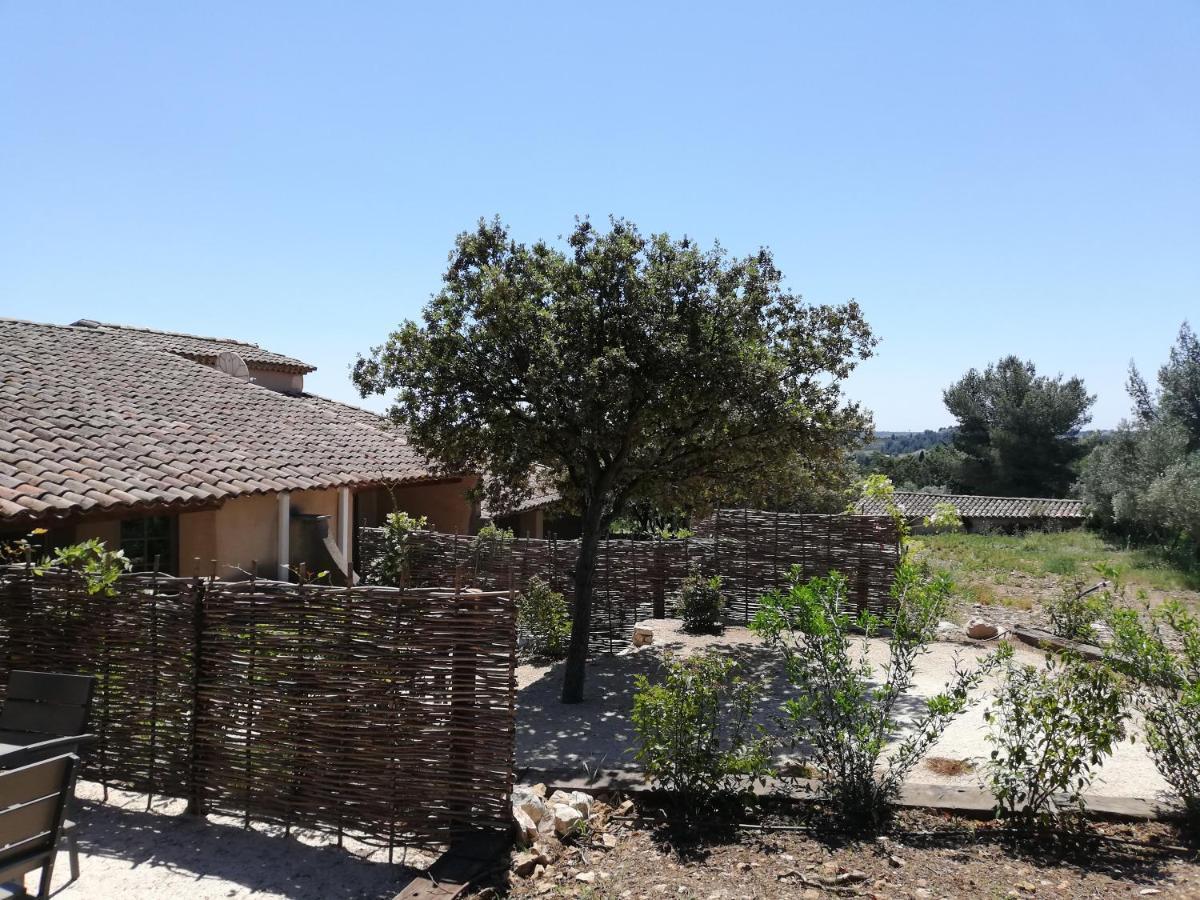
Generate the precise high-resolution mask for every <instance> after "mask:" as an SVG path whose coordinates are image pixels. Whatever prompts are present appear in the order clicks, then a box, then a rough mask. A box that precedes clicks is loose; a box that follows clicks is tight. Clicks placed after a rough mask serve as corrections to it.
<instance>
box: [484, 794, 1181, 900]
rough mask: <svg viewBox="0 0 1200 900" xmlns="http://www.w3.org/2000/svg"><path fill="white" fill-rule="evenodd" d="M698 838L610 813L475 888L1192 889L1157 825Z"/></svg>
mask: <svg viewBox="0 0 1200 900" xmlns="http://www.w3.org/2000/svg"><path fill="white" fill-rule="evenodd" d="M651 812H652V811H651V810H643V813H645V814H646V815H647V816H650V814H651ZM705 834H706V836H707V838H708V840H707V842H705V843H700V844H696V843H690V842H682V843H681V842H678V841H674V840H672V839H671V838H670V837H669V836H668V835H667V834H666V833H665V832H664V831H663V830H662V829H661V828H659V827H656V825H655V824H654V822H653V821H652V819H651V818H645V819H639V818H636V817H628V818H625V819H615V820H610V821H609V822H608V824H607V827H606V829H605V831H604V833H603V835H597V836H592V837H591V838H589V839H586V840H582V841H579V842H578V843H576V844H575V845H574V846H569V847H565V848H563V849H562V850H561V852H560V853H559V854H558V855H557V856H556V858H555V859H553V860H552V861H551V864H550V865H549V866H547V867H545V869H544V871H541V872H538V873H537V874H536V875H531V876H529V877H521V876H518V875H516V874H515V873H514V874H510V875H507V876H506V877H505V878H503V879H499V880H496V881H495V882H493V883H492V884H491V885H490V886H484V887H483V888H482V889H481V890H480V892H479V893H477V894H476V896H489V895H490V894H489V893H488V892H492V891H496V892H503V891H508V892H509V893H508V896H510V897H512V898H516V900H523V898H533V897H587V898H593V900H600V898H620V900H642V898H664V897H671V898H706V900H732V898H742V897H747V898H764V897H805V898H817V897H838V896H860V897H914V898H934V897H972V898H973V897H980V898H982V897H1007V896H1013V897H1113V896H1120V897H1129V896H1135V897H1136V896H1150V895H1154V894H1162V895H1164V896H1173V897H1175V896H1200V864H1198V863H1197V862H1196V857H1195V854H1194V853H1189V852H1186V851H1184V852H1181V850H1180V849H1178V848H1179V846H1180V845H1181V843H1182V842H1183V841H1184V840H1185V837H1184V836H1183V835H1181V834H1180V833H1178V831H1177V830H1176V829H1175V828H1173V827H1172V826H1170V825H1167V824H1164V823H1149V824H1147V823H1142V824H1128V823H1126V824H1111V823H1106V824H1098V825H1095V826H1094V828H1093V840H1092V841H1091V842H1090V843H1089V844H1087V845H1086V846H1085V847H1083V848H1082V849H1080V850H1075V851H1070V850H1064V849H1056V848H1053V847H1047V846H1046V845H1045V844H1044V843H1043V844H1040V845H1034V846H1032V847H1031V846H1029V845H1018V844H1014V843H1013V842H1012V840H1011V839H1010V838H1007V837H1005V836H1003V835H1002V834H1000V833H998V830H997V826H995V825H992V824H988V823H980V822H977V821H973V820H969V819H957V818H954V817H950V816H939V815H931V814H929V813H921V812H915V811H906V812H902V813H900V814H899V816H898V817H897V820H896V822H895V823H894V826H893V828H892V830H891V831H890V832H889V833H887V834H885V835H884V836H882V837H880V838H877V839H867V840H849V839H845V838H842V837H840V836H838V835H836V834H831V833H829V832H827V831H822V830H820V829H816V833H807V832H804V831H769V830H767V831H761V830H746V829H734V830H727V833H726V834H724V835H720V834H718V835H715V836H714V834H713V831H712V830H711V829H708V830H706V831H705ZM601 837H604V839H603V840H601Z"/></svg>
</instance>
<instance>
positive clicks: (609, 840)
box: [600, 831, 617, 850]
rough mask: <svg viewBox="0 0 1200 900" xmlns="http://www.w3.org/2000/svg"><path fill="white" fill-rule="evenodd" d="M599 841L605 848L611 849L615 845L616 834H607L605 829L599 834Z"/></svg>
mask: <svg viewBox="0 0 1200 900" xmlns="http://www.w3.org/2000/svg"><path fill="white" fill-rule="evenodd" d="M600 843H601V844H603V845H604V848H605V849H606V850H611V849H613V848H614V847H616V846H617V836H616V835H615V834H609V833H608V832H607V831H606V832H604V834H602V835H600Z"/></svg>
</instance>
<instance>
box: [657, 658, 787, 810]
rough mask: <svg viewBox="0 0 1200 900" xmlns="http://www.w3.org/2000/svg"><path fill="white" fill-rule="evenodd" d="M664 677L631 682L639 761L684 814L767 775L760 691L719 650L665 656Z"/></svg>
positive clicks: (735, 792)
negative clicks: (756, 720) (755, 720)
mask: <svg viewBox="0 0 1200 900" xmlns="http://www.w3.org/2000/svg"><path fill="white" fill-rule="evenodd" d="M664 666H665V669H664V672H663V678H662V680H661V681H658V682H651V681H650V679H649V678H647V677H646V676H645V675H638V676H637V677H636V678H635V679H634V685H635V688H636V693H635V694H634V698H633V728H634V732H635V734H636V735H637V740H638V750H637V755H636V758H637V760H638V762H639V763H640V764H641V765H642V767H643V768H644V770H645V772H646V774H647V776H649V777H650V778H651V779H653V780H654V781H655V782H657V783H658V784H659V785H660V786H661V787H662V788H664V789H665V790H667V791H670V792H672V793H673V794H675V796H676V797H677V798H678V799H679V801H680V807H681V809H682V810H683V812H684V816H685V817H690V816H691V815H692V813H693V812H695V811H697V810H699V809H701V808H705V807H711V806H712V804H713V803H714V802H715V801H716V800H717V799H718V798H720V797H721V796H722V795H726V796H728V795H731V794H732V795H736V794H741V793H743V792H745V791H747V790H749V789H750V788H751V787H752V786H753V781H754V779H758V778H765V777H766V776H767V775H768V774H769V771H768V763H769V756H768V747H769V745H768V743H767V740H766V738H765V737H763V735H762V731H761V729H760V728H758V727H756V726H754V725H753V724H752V722H751V717H752V714H753V711H754V707H755V705H756V702H757V700H758V696H759V695H758V691H757V689H756V688H755V687H754V686H752V685H751V684H750V683H749V682H747V681H745V680H744V679H743V678H741V677H738V676H737V675H736V674H735V672H736V665H735V663H734V662H733V661H732V660H730V659H727V658H725V657H722V656H720V655H718V654H716V653H704V654H698V655H696V656H692V657H689V658H687V659H675V658H674V657H672V656H671V655H670V654H668V655H667V656H666V658H665V662H664Z"/></svg>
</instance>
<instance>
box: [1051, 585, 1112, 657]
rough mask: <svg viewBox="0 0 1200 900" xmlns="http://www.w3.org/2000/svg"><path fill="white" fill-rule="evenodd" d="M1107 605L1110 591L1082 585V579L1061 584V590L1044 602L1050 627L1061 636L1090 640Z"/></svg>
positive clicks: (1094, 636) (1089, 641) (1103, 615)
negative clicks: (1046, 602)
mask: <svg viewBox="0 0 1200 900" xmlns="http://www.w3.org/2000/svg"><path fill="white" fill-rule="evenodd" d="M1110 606H1111V601H1110V595H1109V594H1108V593H1107V592H1103V593H1099V592H1097V591H1096V590H1094V589H1088V588H1085V587H1084V585H1083V582H1081V581H1075V582H1072V583H1071V584H1069V585H1063V587H1062V593H1061V594H1059V596H1058V597H1057V598H1055V599H1054V600H1051V601H1050V602H1049V603H1048V604H1046V613H1047V614H1048V615H1049V616H1050V627H1051V628H1052V629H1053V631H1054V633H1055V634H1056V635H1058V636H1059V637H1061V638H1067V639H1069V640H1072V641H1084V642H1087V643H1091V642H1093V641H1095V640H1096V624H1097V623H1098V622H1100V621H1102V620H1103V619H1104V618H1105V617H1106V615H1107V613H1108V609H1109V608H1110Z"/></svg>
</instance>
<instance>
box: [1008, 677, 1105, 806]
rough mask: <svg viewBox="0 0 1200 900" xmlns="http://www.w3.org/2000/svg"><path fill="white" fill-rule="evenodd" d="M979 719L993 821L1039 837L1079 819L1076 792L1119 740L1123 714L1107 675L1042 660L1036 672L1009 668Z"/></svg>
mask: <svg viewBox="0 0 1200 900" xmlns="http://www.w3.org/2000/svg"><path fill="white" fill-rule="evenodd" d="M984 718H985V720H986V721H987V723H988V725H989V731H988V736H987V738H988V741H989V742H991V744H992V752H991V756H990V759H989V761H988V763H987V766H986V768H985V771H986V777H987V781H988V783H989V786H990V787H991V790H992V793H993V794H994V795H995V798H996V808H997V811H998V813H999V815H1000V816H1001V817H1002V818H1009V819H1013V820H1015V821H1016V822H1017V823H1018V824H1019V825H1021V826H1023V827H1026V828H1043V829H1044V828H1048V827H1050V826H1055V825H1060V824H1063V822H1064V815H1065V814H1068V813H1071V812H1079V813H1081V812H1082V811H1083V809H1084V802H1083V796H1082V795H1083V792H1084V791H1085V790H1086V789H1087V787H1088V785H1090V784H1091V782H1092V779H1093V778H1094V776H1095V770H1096V768H1097V767H1098V766H1099V765H1100V763H1101V762H1102V761H1103V759H1104V758H1105V757H1106V756H1109V755H1110V754H1111V753H1112V750H1113V745H1114V744H1115V743H1117V742H1118V741H1120V740H1121V739H1123V738H1124V737H1125V720H1126V719H1127V718H1128V714H1127V712H1126V711H1125V701H1124V698H1123V697H1122V695H1121V690H1120V685H1119V684H1118V681H1117V679H1116V677H1115V676H1114V674H1113V672H1112V671H1111V670H1109V669H1108V668H1106V667H1104V666H1093V665H1089V664H1088V663H1086V662H1084V661H1083V660H1081V659H1078V658H1077V657H1071V656H1064V657H1061V658H1055V657H1054V656H1047V657H1046V663H1045V666H1044V667H1043V668H1041V669H1038V668H1036V667H1034V666H1029V665H1014V664H1012V663H1011V662H1010V663H1009V664H1008V665H1007V666H1006V667H1005V671H1004V678H1003V679H1002V681H1001V684H1000V688H999V690H998V691H997V692H996V696H995V698H994V699H993V701H992V705H991V707H990V708H989V709H988V710H987V712H986V713H985V714H984ZM1063 798H1065V803H1064V802H1063ZM1068 807H1069V809H1068Z"/></svg>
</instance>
